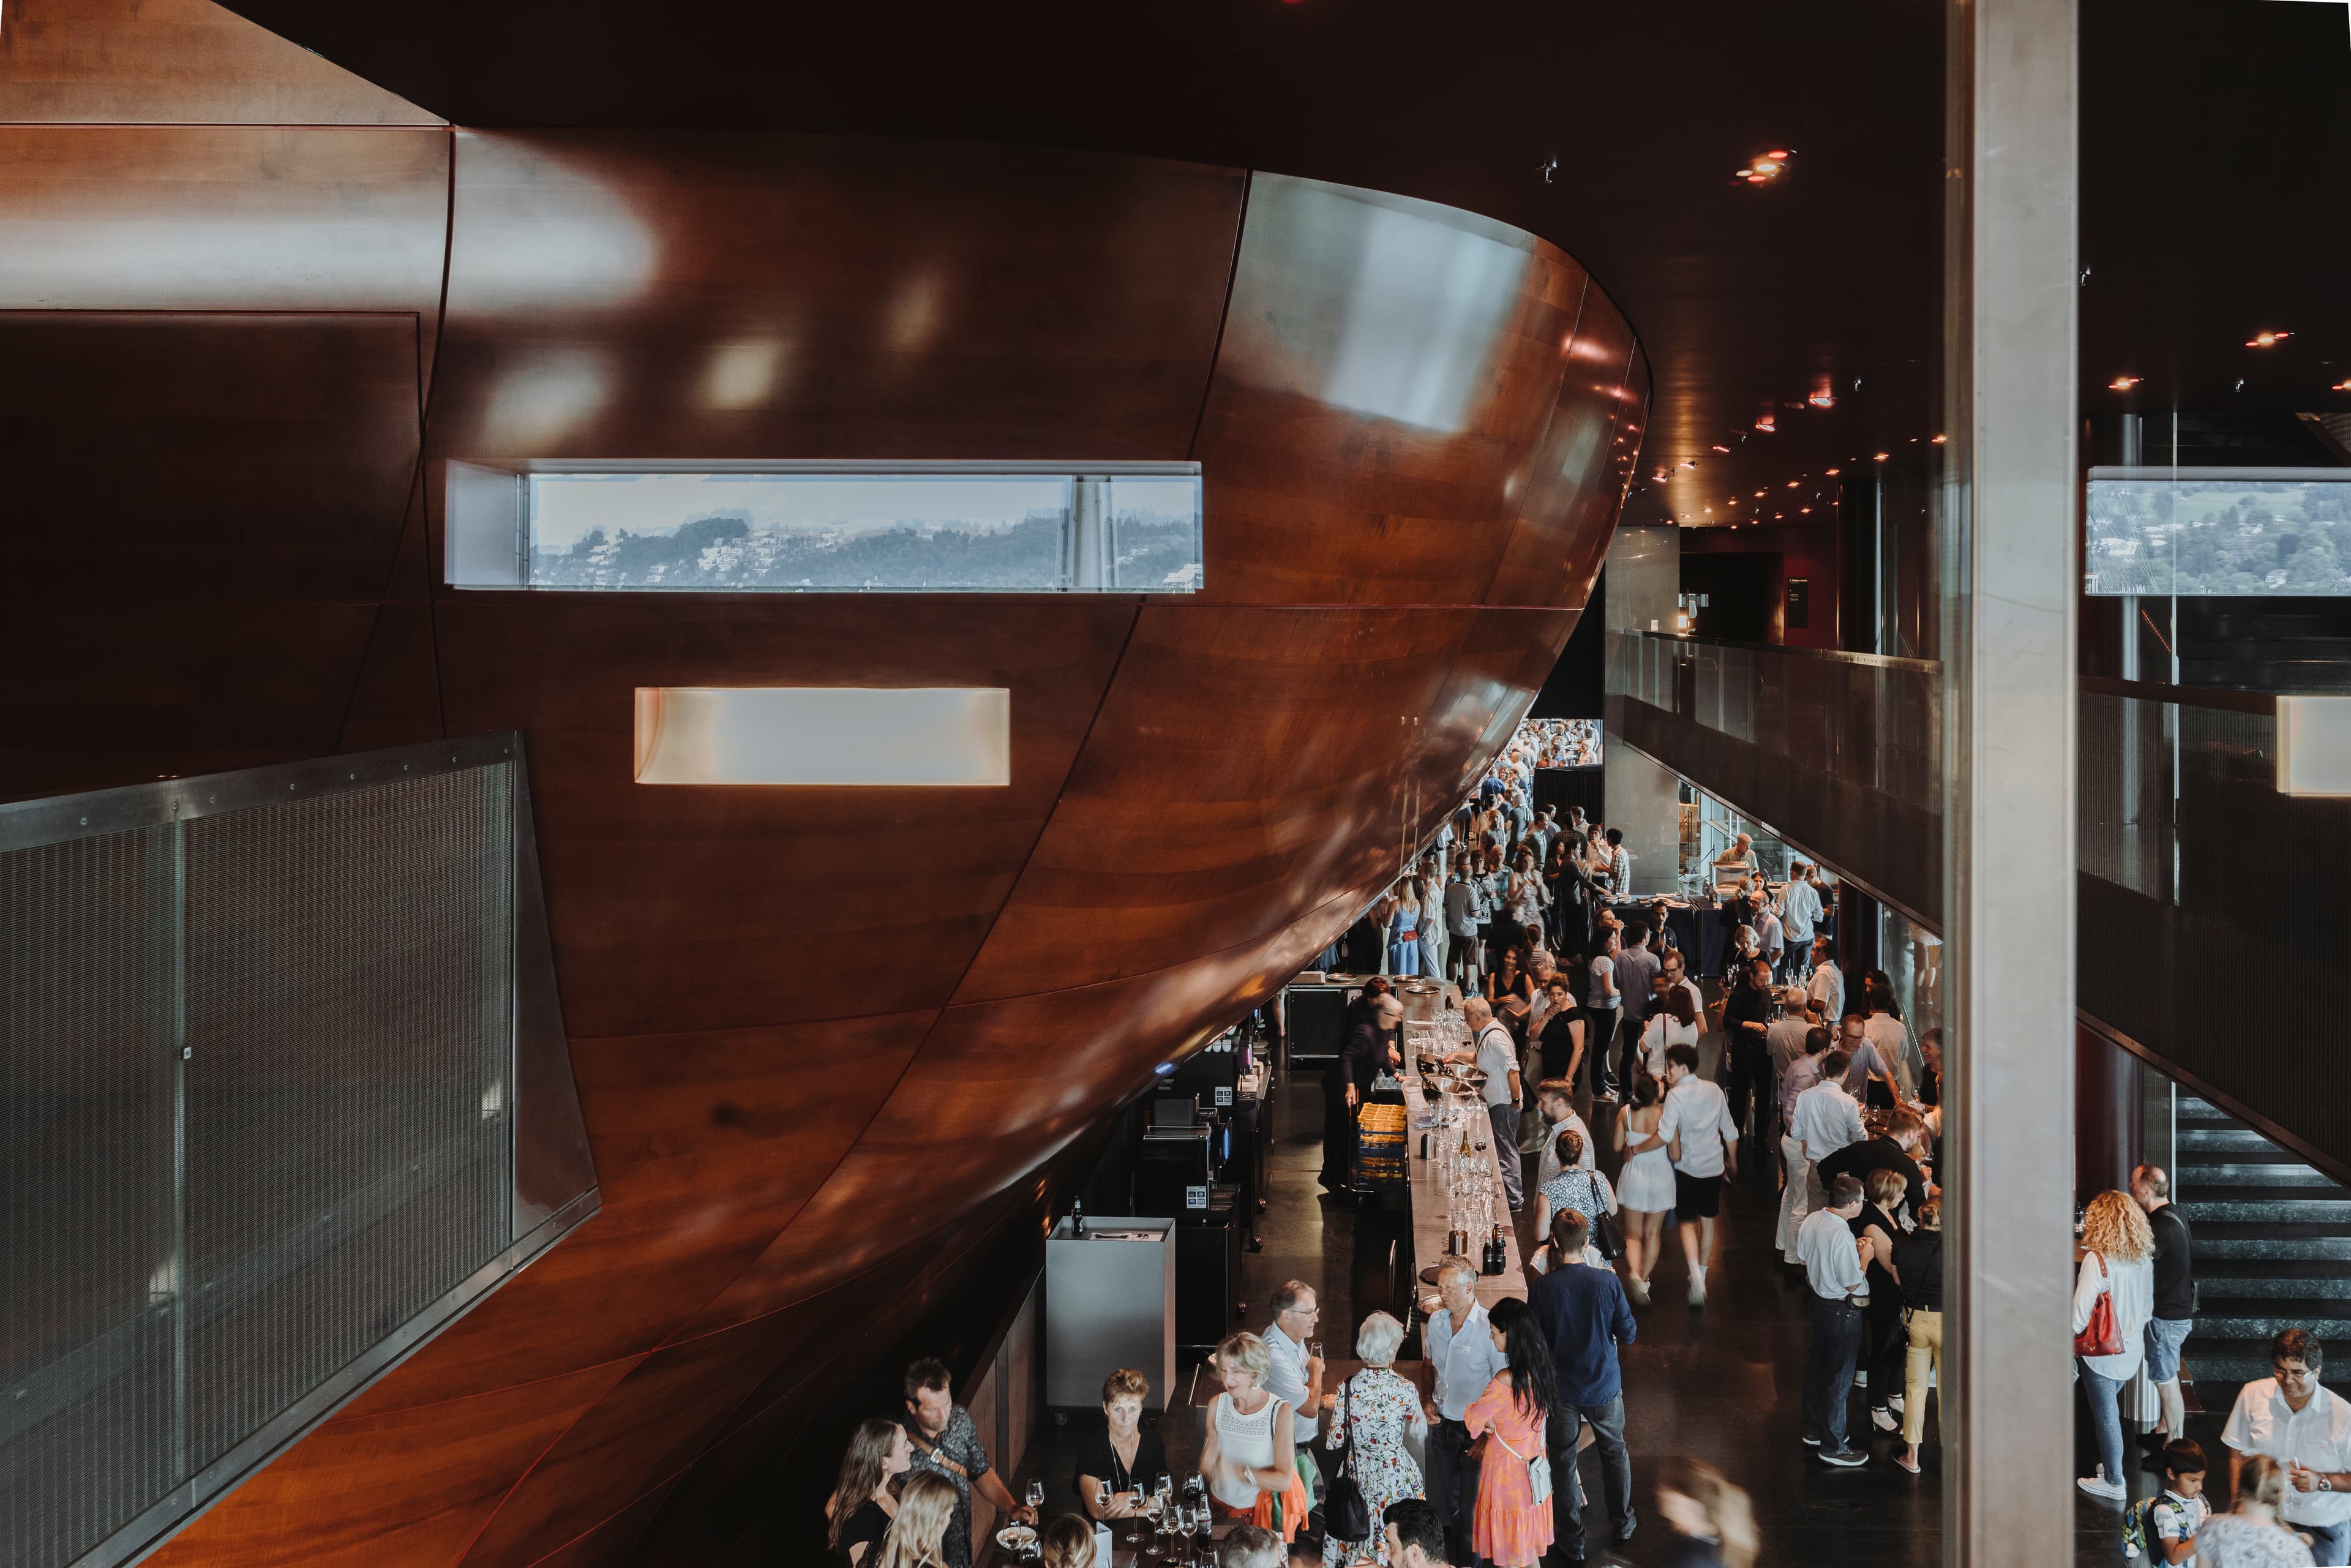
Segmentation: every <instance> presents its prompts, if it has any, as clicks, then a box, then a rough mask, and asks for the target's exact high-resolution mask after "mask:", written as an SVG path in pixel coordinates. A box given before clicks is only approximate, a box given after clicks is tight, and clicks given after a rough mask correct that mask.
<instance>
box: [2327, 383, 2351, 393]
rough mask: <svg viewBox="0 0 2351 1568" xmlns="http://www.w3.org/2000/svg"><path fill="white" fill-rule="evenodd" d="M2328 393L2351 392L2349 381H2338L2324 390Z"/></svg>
mask: <svg viewBox="0 0 2351 1568" xmlns="http://www.w3.org/2000/svg"><path fill="white" fill-rule="evenodd" d="M2326 390H2327V391H2329V392H2351V381H2339V382H2335V384H2334V385H2333V386H2331V387H2329V388H2327V389H2326Z"/></svg>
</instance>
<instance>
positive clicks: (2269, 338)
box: [2245, 332, 2294, 349]
mask: <svg viewBox="0 0 2351 1568" xmlns="http://www.w3.org/2000/svg"><path fill="white" fill-rule="evenodd" d="M2293 336H2294V334H2293V333H2291V332H2256V333H2254V334H2253V335H2252V337H2250V338H2248V339H2246V340H2245V347H2247V348H2248V349H2274V348H2276V347H2277V346H2278V345H2279V344H2280V343H2283V342H2284V341H2285V340H2287V339H2288V338H2291V337H2293Z"/></svg>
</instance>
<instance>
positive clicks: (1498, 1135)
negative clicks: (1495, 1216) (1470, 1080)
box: [1447, 997, 1526, 1214]
mask: <svg viewBox="0 0 2351 1568" xmlns="http://www.w3.org/2000/svg"><path fill="white" fill-rule="evenodd" d="M1461 1016H1462V1018H1463V1019H1466V1020H1467V1021H1468V1025H1469V1049H1468V1051H1456V1052H1454V1053H1453V1054H1452V1055H1451V1056H1450V1057H1448V1058H1447V1061H1475V1062H1476V1063H1477V1064H1478V1068H1479V1071H1481V1072H1483V1073H1485V1075H1486V1119H1487V1121H1488V1122H1489V1124H1492V1126H1493V1129H1494V1153H1495V1154H1496V1155H1499V1157H1500V1159H1501V1163H1502V1192H1503V1195H1504V1196H1505V1197H1508V1198H1509V1199H1510V1212H1511V1213H1512V1214H1516V1213H1518V1211H1519V1210H1520V1208H1521V1207H1524V1206H1525V1204H1526V1186H1525V1179H1526V1178H1525V1177H1524V1176H1521V1175H1520V1167H1519V1097H1520V1092H1521V1090H1520V1079H1519V1047H1518V1042H1517V1041H1516V1040H1512V1039H1511V1038H1510V1030H1507V1029H1504V1028H1503V1027H1502V1026H1501V1025H1500V1024H1499V1023H1498V1022H1496V1021H1495V1019H1494V1009H1493V1006H1492V1004H1490V1003H1489V1002H1488V1001H1487V1000H1486V998H1483V997H1471V998H1469V999H1468V1001H1466V1002H1464V1003H1463V1004H1462V1005H1461Z"/></svg>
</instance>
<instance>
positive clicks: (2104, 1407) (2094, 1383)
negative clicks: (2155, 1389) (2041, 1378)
mask: <svg viewBox="0 0 2351 1568" xmlns="http://www.w3.org/2000/svg"><path fill="white" fill-rule="evenodd" d="M2082 1388H2083V1391H2084V1392H2085V1393H2086V1394H2088V1395H2089V1396H2090V1426H2091V1427H2092V1428H2093V1429H2094V1430H2095V1432H2096V1433H2097V1435H2098V1462H2099V1463H2100V1464H2102V1465H2104V1466H2105V1468H2106V1479H2108V1480H2110V1481H2112V1482H2114V1483H2115V1484H2116V1486H2128V1485H2130V1473H2129V1472H2128V1471H2126V1470H2125V1469H2123V1410H2122V1397H2123V1385H2122V1384H2121V1383H2120V1382H2118V1381H2117V1380H2116V1379H2114V1378H2111V1377H2101V1376H2099V1375H2097V1374H2096V1373H2095V1372H2092V1371H2091V1370H2090V1366H2089V1364H2088V1363H2087V1362H2085V1363H2083V1364H2082Z"/></svg>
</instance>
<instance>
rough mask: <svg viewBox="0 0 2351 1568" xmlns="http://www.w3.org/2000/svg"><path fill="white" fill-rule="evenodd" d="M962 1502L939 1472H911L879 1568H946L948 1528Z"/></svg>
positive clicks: (903, 1489) (902, 1492)
mask: <svg viewBox="0 0 2351 1568" xmlns="http://www.w3.org/2000/svg"><path fill="white" fill-rule="evenodd" d="M962 1500H963V1497H962V1494H961V1493H959V1492H957V1491H956V1489H955V1483H954V1482H953V1481H951V1480H949V1479H946V1477H945V1476H943V1475H941V1474H939V1473H938V1472H937V1471H936V1470H910V1471H908V1472H907V1475H906V1480H905V1484H904V1487H903V1488H902V1489H901V1490H899V1493H898V1517H897V1518H895V1519H893V1520H892V1521H890V1533H889V1534H888V1535H887V1536H886V1537H884V1538H883V1542H882V1556H881V1561H880V1562H879V1563H877V1564H876V1568H946V1560H947V1525H948V1523H949V1522H950V1521H953V1520H954V1518H955V1511H956V1504H957V1503H958V1502H960V1501H962Z"/></svg>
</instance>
